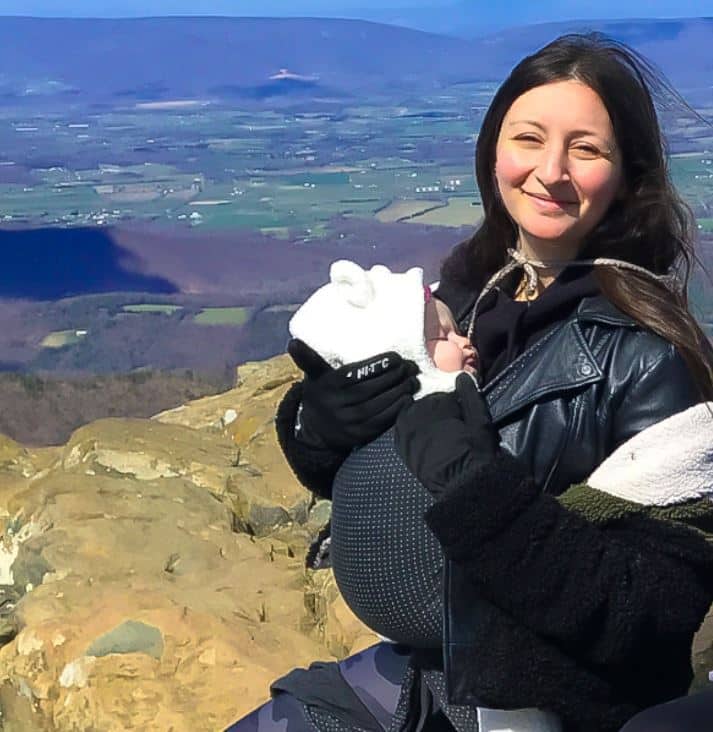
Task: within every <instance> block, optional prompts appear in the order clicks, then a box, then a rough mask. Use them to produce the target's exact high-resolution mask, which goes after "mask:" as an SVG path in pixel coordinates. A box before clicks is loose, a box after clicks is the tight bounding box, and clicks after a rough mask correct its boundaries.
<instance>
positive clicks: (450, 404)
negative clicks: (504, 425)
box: [394, 373, 500, 500]
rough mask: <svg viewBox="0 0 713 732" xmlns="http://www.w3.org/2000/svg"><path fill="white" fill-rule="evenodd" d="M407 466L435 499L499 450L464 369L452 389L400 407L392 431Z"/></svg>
mask: <svg viewBox="0 0 713 732" xmlns="http://www.w3.org/2000/svg"><path fill="white" fill-rule="evenodd" d="M394 439H395V443H396V449H397V450H398V452H399V454H400V455H401V458H402V459H403V461H404V462H405V463H406V465H407V466H408V469H409V470H410V471H411V472H412V473H413V474H414V475H415V476H416V477H417V478H418V479H419V481H420V482H421V483H422V484H423V485H424V487H425V488H426V489H427V490H428V492H429V493H430V494H431V495H432V496H433V497H434V498H435V499H436V500H438V499H439V498H442V497H444V496H445V495H446V494H447V493H448V491H449V490H451V489H453V488H456V487H458V486H460V485H462V484H463V482H464V481H467V480H468V479H469V477H470V476H471V475H472V474H473V473H474V472H475V471H476V470H478V468H480V467H482V466H483V465H486V464H487V463H489V462H490V461H491V460H492V459H493V458H494V457H495V455H496V454H497V451H498V449H499V448H498V446H499V444H500V438H499V436H498V432H497V430H496V429H495V427H493V424H492V422H491V420H490V413H489V412H488V406H487V404H486V402H485V399H484V398H483V396H482V394H481V393H480V391H479V390H478V387H477V385H476V383H475V380H474V379H473V377H472V376H470V375H469V374H466V373H463V374H460V375H459V376H458V378H457V379H456V390H455V392H451V393H438V394H429V395H428V396H425V397H424V398H423V399H419V400H418V401H416V402H414V403H413V404H411V405H410V406H409V407H407V408H406V409H404V410H403V412H401V414H400V415H399V417H398V419H397V420H396V429H395V430H394Z"/></svg>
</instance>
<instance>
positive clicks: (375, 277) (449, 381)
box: [289, 259, 461, 399]
mask: <svg viewBox="0 0 713 732" xmlns="http://www.w3.org/2000/svg"><path fill="white" fill-rule="evenodd" d="M424 305H425V300H424V287H423V269H422V268H421V267H412V268H411V269H409V270H408V271H407V272H404V273H397V272H391V270H389V269H388V267H385V266H384V265H381V264H377V265H375V266H373V267H372V268H371V269H370V270H364V269H362V268H361V267H360V266H359V265H358V264H356V263H355V262H351V261H349V260H346V259H340V260H338V261H336V262H334V263H333V264H332V266H331V267H330V270H329V282H328V283H327V284H326V285H324V286H323V287H320V288H319V289H318V290H316V291H315V292H314V293H313V294H312V295H311V296H310V297H309V298H307V300H306V301H305V302H304V304H303V305H302V306H301V307H300V308H299V309H298V310H297V312H295V314H294V315H293V316H292V318H291V320H290V323H289V331H290V334H291V335H292V337H293V338H299V339H300V340H302V341H304V342H305V343H306V344H307V345H308V346H310V347H311V348H313V349H314V350H315V351H316V352H317V353H319V355H320V356H322V358H324V359H325V360H326V361H327V363H329V364H330V365H331V366H332V367H334V368H338V367H339V366H342V365H344V364H345V363H353V362H356V361H362V360H364V359H367V358H370V357H371V356H375V355H376V354H379V353H384V352H385V351H396V352H397V353H398V354H399V355H401V356H402V357H403V358H406V359H411V360H413V361H415V362H416V363H417V364H418V366H419V368H420V369H421V373H420V374H419V375H418V380H419V382H420V384H421V388H420V389H419V391H418V392H417V393H416V394H415V395H414V398H415V399H419V398H420V397H423V396H425V395H426V394H430V393H433V392H437V391H454V390H455V380H456V377H457V376H458V374H459V373H461V372H460V371H456V372H451V373H449V372H445V371H441V370H440V369H437V368H436V366H435V364H434V363H433V361H432V360H431V358H430V356H429V355H428V351H427V349H426V342H425V340H424V330H423V329H424Z"/></svg>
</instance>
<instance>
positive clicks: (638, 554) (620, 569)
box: [426, 453, 713, 665]
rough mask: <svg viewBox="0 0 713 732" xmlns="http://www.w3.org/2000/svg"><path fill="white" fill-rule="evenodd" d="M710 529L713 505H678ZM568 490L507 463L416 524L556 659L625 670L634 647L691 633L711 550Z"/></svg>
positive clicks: (646, 516) (678, 525) (633, 510)
mask: <svg viewBox="0 0 713 732" xmlns="http://www.w3.org/2000/svg"><path fill="white" fill-rule="evenodd" d="M685 509H687V510H688V511H689V513H690V514H691V515H696V516H697V518H698V519H699V520H700V519H702V518H706V517H707V519H708V521H709V522H711V521H713V503H712V502H711V501H710V500H708V499H703V501H700V502H699V505H697V506H695V505H692V504H691V505H688V506H686V507H685ZM674 516H675V512H674V511H671V512H670V513H669V515H668V516H666V515H665V513H664V514H660V515H658V516H656V515H655V512H652V511H651V510H648V511H647V510H644V508H643V507H641V506H636V505H634V504H629V502H627V501H623V500H622V499H615V498H613V497H611V496H607V495H602V494H600V493H599V492H596V491H594V490H593V489H589V488H588V487H586V486H574V487H572V488H571V489H570V490H569V491H567V492H565V493H564V494H563V495H562V496H560V497H558V498H555V497H554V496H550V495H546V494H541V493H540V492H539V489H538V488H537V487H536V486H535V484H534V481H533V480H532V478H531V477H530V476H529V475H528V474H527V471H526V470H525V469H523V467H522V466H521V465H520V464H519V463H518V462H517V461H516V460H515V459H514V458H513V457H511V456H510V455H508V454H505V453H501V454H500V455H499V456H498V457H497V458H496V459H495V460H494V461H492V462H490V463H489V464H487V465H486V466H484V467H482V468H480V470H479V471H478V472H477V473H475V474H474V475H473V476H472V480H470V481H467V482H464V483H463V484H462V485H461V486H460V487H459V488H457V489H456V490H454V491H453V492H451V493H449V494H447V495H446V496H445V497H444V498H443V499H441V500H440V501H437V502H436V503H435V504H434V505H433V506H432V507H431V508H430V509H429V510H428V511H427V512H426V522H427V524H428V526H429V528H430V529H431V530H432V531H433V533H434V534H435V535H436V536H437V537H438V539H439V541H440V543H441V545H442V546H443V550H444V553H445V554H446V556H448V557H449V558H450V559H452V560H453V561H455V562H458V563H460V564H462V565H463V566H465V567H466V568H467V570H468V573H469V574H470V576H471V577H472V579H473V581H474V582H475V583H476V584H477V585H478V587H479V588H480V590H481V591H482V593H483V595H484V597H486V598H487V599H489V600H490V601H491V602H493V603H494V604H496V605H497V606H498V607H500V608H501V609H502V610H504V611H505V612H506V613H508V614H509V615H511V616H512V617H513V618H515V619H516V620H517V621H518V622H521V623H523V624H524V625H526V626H527V627H529V628H531V629H532V630H534V631H535V632H536V633H538V634H540V635H542V636H543V637H544V638H547V639H550V640H552V641H554V642H555V643H557V644H558V645H559V646H560V647H562V648H563V650H565V651H566V652H567V653H571V654H573V655H576V656H578V657H586V658H587V659H588V660H590V661H591V662H593V663H596V664H606V665H608V664H618V663H624V662H625V661H626V659H627V658H629V657H631V654H632V653H634V654H635V653H636V650H637V648H639V647H640V646H641V645H642V644H649V643H655V642H656V639H657V638H670V637H671V636H672V635H674V636H679V637H680V634H684V635H685V634H690V635H693V633H694V632H695V631H696V630H697V629H698V627H699V625H700V623H701V621H702V619H703V617H704V616H705V614H706V612H707V611H708V609H709V607H710V604H711V602H712V601H713V548H712V547H711V545H710V544H709V543H708V542H707V541H706V539H705V538H704V536H703V535H702V534H701V533H699V532H698V531H696V530H694V529H691V528H688V527H686V526H685V525H683V524H684V523H685V519H686V515H685V511H684V510H683V509H682V510H681V513H680V518H681V519H683V521H679V520H676V519H674V518H673V517H674Z"/></svg>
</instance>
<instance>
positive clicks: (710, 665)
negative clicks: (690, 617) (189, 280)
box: [690, 608, 713, 692]
mask: <svg viewBox="0 0 713 732" xmlns="http://www.w3.org/2000/svg"><path fill="white" fill-rule="evenodd" d="M691 659H692V661H693V673H694V677H693V681H692V683H691V688H690V690H691V691H692V692H695V691H701V690H702V689H704V688H710V686H711V681H710V680H709V677H708V674H709V672H710V671H713V608H712V609H711V611H710V612H709V613H708V615H707V617H706V619H705V620H704V621H703V624H702V625H701V627H700V629H699V630H698V633H696V635H695V637H694V638H693V652H692V655H691Z"/></svg>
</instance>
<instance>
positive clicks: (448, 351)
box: [429, 341, 464, 371]
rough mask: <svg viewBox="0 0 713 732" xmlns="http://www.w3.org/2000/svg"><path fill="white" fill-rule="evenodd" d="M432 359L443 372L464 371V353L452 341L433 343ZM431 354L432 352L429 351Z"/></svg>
mask: <svg viewBox="0 0 713 732" xmlns="http://www.w3.org/2000/svg"><path fill="white" fill-rule="evenodd" d="M432 344H433V354H432V355H431V358H432V359H433V362H434V363H435V364H436V366H437V367H438V368H439V369H441V371H461V370H462V369H463V362H464V357H463V351H462V350H461V349H460V348H459V347H458V346H457V345H456V344H455V343H452V342H450V341H433V342H432ZM429 353H430V351H429Z"/></svg>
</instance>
